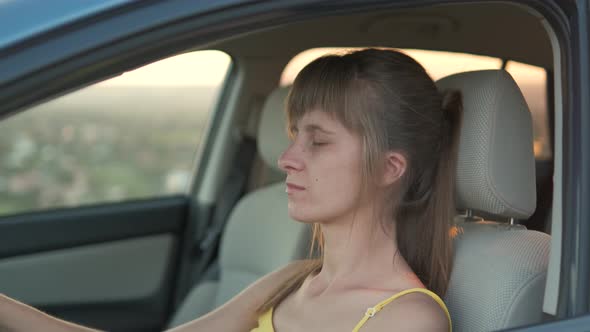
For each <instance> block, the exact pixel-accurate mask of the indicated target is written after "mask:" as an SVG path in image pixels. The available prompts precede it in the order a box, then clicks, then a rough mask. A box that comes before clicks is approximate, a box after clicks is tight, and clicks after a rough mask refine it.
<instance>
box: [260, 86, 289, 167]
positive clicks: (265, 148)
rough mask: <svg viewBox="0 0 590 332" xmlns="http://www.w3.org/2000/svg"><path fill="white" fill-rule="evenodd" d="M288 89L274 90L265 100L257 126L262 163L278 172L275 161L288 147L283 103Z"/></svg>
mask: <svg viewBox="0 0 590 332" xmlns="http://www.w3.org/2000/svg"><path fill="white" fill-rule="evenodd" d="M289 89H290V87H281V88H277V89H275V90H274V91H273V92H271V94H270V95H269V96H268V98H266V102H265V103H264V107H263V108H262V115H261V117H260V123H259V125H258V151H259V153H260V155H261V156H262V159H263V160H264V162H265V163H266V164H267V165H268V166H270V167H272V168H274V169H276V170H279V167H278V165H277V160H278V159H279V156H280V155H281V153H283V151H285V149H286V148H287V147H288V146H289V139H288V137H287V133H286V123H287V121H286V118H285V101H286V100H287V95H288V94H289Z"/></svg>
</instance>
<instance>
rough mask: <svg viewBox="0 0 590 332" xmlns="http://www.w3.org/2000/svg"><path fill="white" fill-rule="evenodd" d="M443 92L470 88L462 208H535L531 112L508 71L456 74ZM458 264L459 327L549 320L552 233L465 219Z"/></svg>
mask: <svg viewBox="0 0 590 332" xmlns="http://www.w3.org/2000/svg"><path fill="white" fill-rule="evenodd" d="M437 85H438V86H439V88H440V89H441V90H444V89H458V90H460V91H461V92H462V94H463V108H464V110H463V123H462V125H461V133H460V135H461V137H460V141H459V156H458V163H457V173H456V176H457V180H456V193H457V207H458V209H461V210H468V211H472V212H474V213H477V211H481V212H484V213H486V214H492V215H497V216H499V217H504V218H514V219H518V218H528V217H529V216H530V215H531V214H532V213H533V212H534V210H535V205H536V201H535V200H536V195H535V163H534V153H533V133H532V120H531V114H530V112H529V110H528V107H527V104H526V102H525V100H524V97H523V96H522V93H521V91H520V89H519V88H518V86H517V85H516V83H515V82H514V80H513V79H512V77H511V76H510V75H509V74H508V73H507V72H505V71H503V70H484V71H475V72H466V73H460V74H455V75H451V76H448V77H446V78H443V79H441V80H440V81H438V82H437ZM457 226H458V234H457V235H456V237H455V241H454V263H453V271H452V275H451V280H450V284H449V289H448V292H447V294H446V296H445V302H446V303H447V305H448V307H449V311H450V312H451V316H452V318H453V328H454V330H455V331H492V330H498V329H505V328H509V327H515V326H521V325H526V324H532V323H536V322H539V321H541V319H542V303H543V293H544V289H545V279H546V273H547V266H548V261H549V248H550V237H549V235H547V234H545V233H541V232H536V231H529V230H527V229H526V228H524V227H522V226H519V225H510V224H501V223H497V222H492V221H483V220H481V219H478V218H475V217H467V216H462V217H461V216H460V217H458V218H457Z"/></svg>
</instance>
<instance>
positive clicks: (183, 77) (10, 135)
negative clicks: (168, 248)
mask: <svg viewBox="0 0 590 332" xmlns="http://www.w3.org/2000/svg"><path fill="white" fill-rule="evenodd" d="M230 64H231V58H230V57H229V56H228V55H227V54H225V53H223V52H220V51H198V52H192V53H187V54H182V55H177V56H174V57H170V58H167V59H164V60H161V61H158V62H155V63H152V64H149V65H146V66H144V67H141V68H138V69H135V70H132V71H129V72H126V73H124V74H123V75H120V76H118V77H115V78H112V79H109V80H106V81H103V82H100V83H97V84H94V85H91V86H88V87H86V88H83V89H81V90H77V91H75V92H72V93H69V94H66V95H64V96H61V97H58V98H56V99H53V100H51V101H48V102H45V103H43V104H40V105H38V106H35V107H33V108H30V109H28V110H25V111H24V112H21V113H19V114H17V115H15V116H13V117H10V118H7V119H4V120H3V121H2V122H0V151H2V153H1V154H0V215H6V214H14V213H18V212H23V211H27V212H28V211H33V210H38V209H50V208H58V207H71V206H80V205H87V204H96V203H105V202H115V201H124V200H131V199H140V198H152V197H158V196H165V195H175V194H186V193H187V192H188V190H189V187H190V181H191V177H192V175H193V174H194V172H195V169H196V167H197V165H198V160H197V159H198V158H197V156H198V151H199V145H200V143H201V139H202V138H203V133H204V131H205V129H206V127H207V124H208V120H209V118H210V117H211V113H212V110H213V109H214V105H215V102H216V99H217V97H218V95H219V93H220V90H221V86H222V84H223V81H224V80H225V77H226V75H227V72H228V69H229V66H230Z"/></svg>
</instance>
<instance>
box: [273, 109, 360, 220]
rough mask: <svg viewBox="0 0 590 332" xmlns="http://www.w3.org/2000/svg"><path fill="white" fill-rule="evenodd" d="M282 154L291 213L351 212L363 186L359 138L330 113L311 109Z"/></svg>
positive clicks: (329, 215)
mask: <svg viewBox="0 0 590 332" xmlns="http://www.w3.org/2000/svg"><path fill="white" fill-rule="evenodd" d="M293 135H294V138H293V141H292V142H291V145H290V146H289V148H287V150H285V152H283V154H282V155H281V157H280V158H279V167H280V168H281V169H282V170H283V171H285V172H286V173H287V179H286V182H287V186H286V191H287V194H288V196H289V215H290V216H291V218H293V219H295V220H299V221H302V222H320V223H326V222H330V221H331V220H334V219H335V218H339V217H343V216H347V215H351V214H352V213H354V210H355V209H356V207H357V203H358V200H359V192H360V188H361V153H362V148H361V141H360V138H359V137H358V136H357V135H355V134H353V133H351V132H350V131H348V129H346V128H345V127H344V126H343V125H342V124H341V123H340V122H339V121H338V120H337V119H335V118H333V117H332V116H330V115H329V114H327V113H324V112H320V111H311V112H308V113H307V114H306V115H304V116H303V118H301V120H300V121H299V122H298V123H297V124H296V127H295V128H293Z"/></svg>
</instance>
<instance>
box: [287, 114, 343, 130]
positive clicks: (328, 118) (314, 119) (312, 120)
mask: <svg viewBox="0 0 590 332" xmlns="http://www.w3.org/2000/svg"><path fill="white" fill-rule="evenodd" d="M295 125H296V126H297V127H298V128H299V129H303V128H304V127H310V128H312V129H313V128H314V127H316V126H319V127H320V128H324V129H328V128H330V129H339V128H342V129H343V128H344V126H343V125H342V123H340V121H339V120H338V119H337V118H336V117H335V116H334V115H332V114H330V113H328V112H324V111H321V110H311V111H308V112H306V113H305V114H304V115H303V116H302V117H301V119H299V121H297V123H296V124H295Z"/></svg>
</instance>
